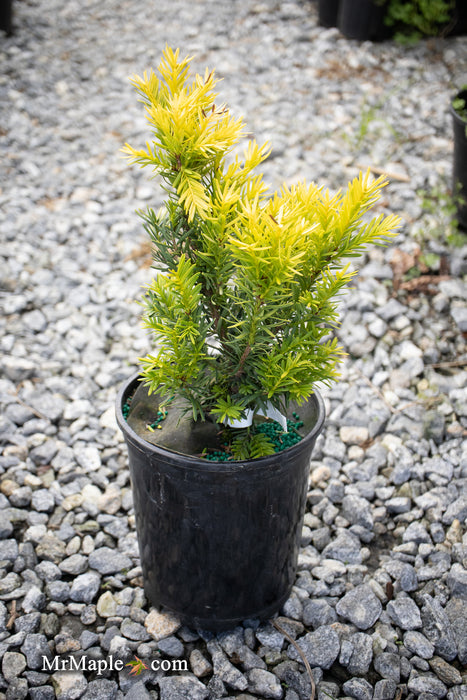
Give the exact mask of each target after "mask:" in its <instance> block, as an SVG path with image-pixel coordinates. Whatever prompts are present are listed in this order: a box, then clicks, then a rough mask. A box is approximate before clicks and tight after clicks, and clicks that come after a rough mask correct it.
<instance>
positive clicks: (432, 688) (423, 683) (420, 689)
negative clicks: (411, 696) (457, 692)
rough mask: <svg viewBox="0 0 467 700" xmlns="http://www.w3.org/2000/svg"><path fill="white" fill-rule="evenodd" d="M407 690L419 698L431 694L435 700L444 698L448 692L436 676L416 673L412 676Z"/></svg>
mask: <svg viewBox="0 0 467 700" xmlns="http://www.w3.org/2000/svg"><path fill="white" fill-rule="evenodd" d="M407 688H408V689H409V690H411V691H412V692H413V693H415V694H416V695H418V696H420V695H421V694H422V693H429V694H430V695H431V696H432V697H435V698H444V697H445V696H446V693H447V690H448V689H447V687H446V686H445V685H444V683H442V682H441V681H440V680H439V678H437V677H436V676H435V675H434V674H428V673H426V674H424V675H419V674H418V673H416V672H415V671H414V672H413V673H412V674H411V675H410V678H409V680H408V683H407Z"/></svg>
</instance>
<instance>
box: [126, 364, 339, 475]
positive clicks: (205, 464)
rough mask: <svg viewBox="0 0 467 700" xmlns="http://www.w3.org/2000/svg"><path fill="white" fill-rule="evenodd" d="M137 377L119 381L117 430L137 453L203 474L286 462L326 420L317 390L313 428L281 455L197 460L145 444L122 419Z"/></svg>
mask: <svg viewBox="0 0 467 700" xmlns="http://www.w3.org/2000/svg"><path fill="white" fill-rule="evenodd" d="M140 376H141V372H140V371H138V372H135V373H134V374H133V375H131V376H130V377H128V378H127V379H126V380H125V381H124V382H123V384H122V386H121V387H120V390H119V391H118V394H117V397H116V406H115V415H116V419H117V424H118V427H119V428H120V430H121V431H122V433H123V435H124V437H125V439H126V440H129V441H131V442H132V443H133V445H134V446H135V447H137V448H138V449H140V450H141V451H144V452H146V453H147V452H148V451H150V452H151V453H153V454H154V455H156V456H159V457H164V458H165V459H167V458H169V459H172V460H173V461H174V463H177V462H179V461H180V459H182V460H183V462H184V464H185V465H186V466H192V467H197V468H198V469H200V468H201V469H203V470H204V471H206V472H208V471H216V472H219V471H222V472H237V471H238V470H239V469H244V468H245V467H253V466H255V467H257V468H261V467H266V468H268V469H269V468H270V467H271V465H272V464H273V463H274V462H275V461H277V457H278V456H280V455H284V457H285V458H286V459H290V458H292V457H293V455H294V454H295V453H296V452H301V451H302V450H304V449H307V448H308V445H309V444H310V443H311V445H312V446H313V445H314V442H315V440H316V438H317V437H318V435H319V434H320V432H321V430H322V428H323V424H324V421H325V418H326V409H325V406H324V401H323V398H322V396H321V394H320V393H319V391H318V390H317V389H315V391H314V392H313V394H312V395H311V396H310V398H309V401H315V403H316V408H317V417H316V422H315V424H314V425H313V428H312V429H311V430H310V431H309V432H308V433H307V434H306V435H305V436H304V437H303V438H302V440H300V442H297V443H296V444H295V445H292V446H291V447H287V448H286V449H285V450H282V451H281V452H276V453H274V454H273V455H268V456H267V457H257V458H256V459H245V460H235V461H231V462H221V461H214V460H209V459H202V458H201V457H195V456H193V455H188V454H184V453H183V452H176V451H175V450H170V449H168V448H167V447H162V446H160V445H156V444H154V443H152V442H148V441H147V440H145V439H144V438H142V437H141V436H140V435H138V433H137V432H136V431H134V430H133V428H132V427H131V426H130V425H129V424H128V422H127V420H126V419H125V418H124V416H123V411H122V406H123V403H124V401H125V399H126V397H127V396H128V394H129V393H130V390H131V389H133V385H134V384H136V382H137V381H138V380H139V378H140Z"/></svg>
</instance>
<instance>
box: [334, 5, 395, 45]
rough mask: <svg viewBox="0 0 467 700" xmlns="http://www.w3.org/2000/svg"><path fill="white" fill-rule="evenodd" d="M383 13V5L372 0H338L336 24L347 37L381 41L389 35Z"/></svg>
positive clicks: (384, 11)
mask: <svg viewBox="0 0 467 700" xmlns="http://www.w3.org/2000/svg"><path fill="white" fill-rule="evenodd" d="M385 14H386V8H385V7H384V5H381V4H376V2H374V1H373V0H340V5H339V15H338V22H337V25H338V27H339V30H340V31H341V32H342V34H343V35H344V36H345V37H347V39H357V40H358V41H367V40H369V41H381V40H383V39H387V38H388V37H389V36H390V35H391V32H390V30H389V29H388V28H387V27H386V26H385V24H384V17H385Z"/></svg>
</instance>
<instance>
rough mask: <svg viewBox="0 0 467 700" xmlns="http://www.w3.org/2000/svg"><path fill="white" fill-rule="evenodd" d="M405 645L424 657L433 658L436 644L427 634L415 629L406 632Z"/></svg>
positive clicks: (413, 652)
mask: <svg viewBox="0 0 467 700" xmlns="http://www.w3.org/2000/svg"><path fill="white" fill-rule="evenodd" d="M404 646H405V647H406V649H408V650H409V651H411V652H412V654H416V655H417V656H420V657H421V658H422V659H431V657H432V656H433V654H434V651H435V645H434V644H433V643H432V642H430V641H429V640H428V639H427V638H426V637H425V635H423V634H422V633H421V632H415V631H413V630H410V631H409V632H406V633H405V634H404Z"/></svg>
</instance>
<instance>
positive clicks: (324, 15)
mask: <svg viewBox="0 0 467 700" xmlns="http://www.w3.org/2000/svg"><path fill="white" fill-rule="evenodd" d="M339 4H340V0H318V21H319V23H320V25H321V26H322V27H337V17H338V13H339Z"/></svg>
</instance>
